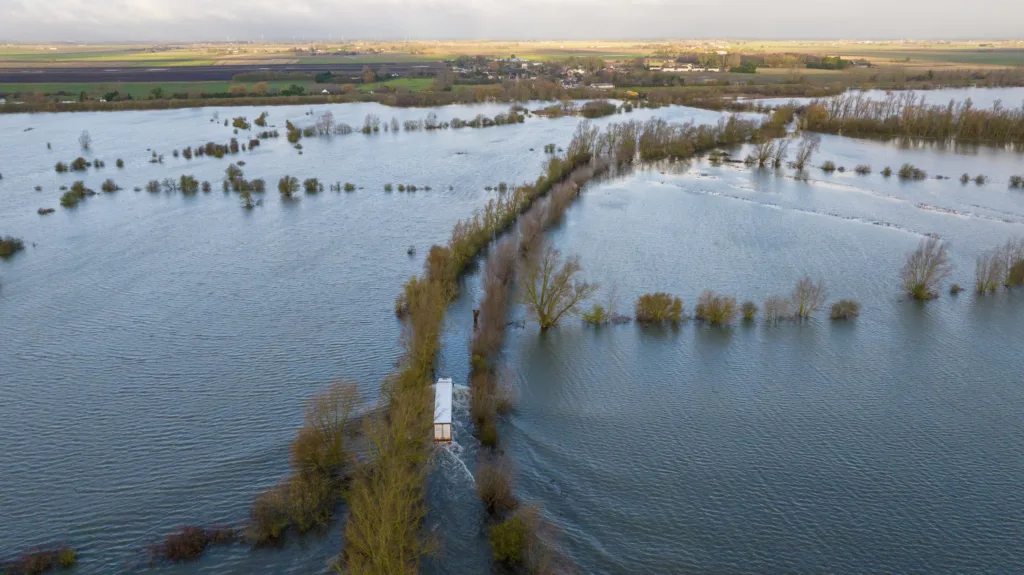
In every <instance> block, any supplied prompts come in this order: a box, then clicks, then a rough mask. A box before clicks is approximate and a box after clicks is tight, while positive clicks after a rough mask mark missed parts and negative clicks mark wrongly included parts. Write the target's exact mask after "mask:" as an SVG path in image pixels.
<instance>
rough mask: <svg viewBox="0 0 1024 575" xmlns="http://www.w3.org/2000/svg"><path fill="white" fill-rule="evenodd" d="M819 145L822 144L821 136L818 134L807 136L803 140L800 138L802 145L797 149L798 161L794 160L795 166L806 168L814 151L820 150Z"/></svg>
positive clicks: (799, 168)
mask: <svg viewBox="0 0 1024 575" xmlns="http://www.w3.org/2000/svg"><path fill="white" fill-rule="evenodd" d="M819 146H821V136H819V135H817V134H813V135H810V136H805V137H804V139H803V140H800V147H798V148H797V150H796V161H795V162H793V167H794V168H796V169H798V170H802V169H804V166H806V165H807V163H808V162H810V161H811V157H812V156H814V153H815V152H817V151H818V147H819Z"/></svg>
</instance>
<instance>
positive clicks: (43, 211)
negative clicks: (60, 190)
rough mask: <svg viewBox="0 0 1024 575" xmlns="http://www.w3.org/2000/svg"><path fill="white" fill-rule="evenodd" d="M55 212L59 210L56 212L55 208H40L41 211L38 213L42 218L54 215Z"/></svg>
mask: <svg viewBox="0 0 1024 575" xmlns="http://www.w3.org/2000/svg"><path fill="white" fill-rule="evenodd" d="M55 211H57V210H55V209H53V208H39V210H37V213H38V214H39V215H40V216H45V215H47V214H52V213H53V212H55Z"/></svg>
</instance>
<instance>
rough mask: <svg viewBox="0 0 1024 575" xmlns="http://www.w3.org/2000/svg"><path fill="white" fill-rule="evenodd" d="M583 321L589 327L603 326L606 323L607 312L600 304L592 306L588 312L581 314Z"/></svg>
mask: <svg viewBox="0 0 1024 575" xmlns="http://www.w3.org/2000/svg"><path fill="white" fill-rule="evenodd" d="M583 321H585V322H586V323H589V324H590V325H604V324H606V323H608V312H606V311H605V309H604V306H603V305H601V304H594V307H592V308H590V311H587V312H584V313H583Z"/></svg>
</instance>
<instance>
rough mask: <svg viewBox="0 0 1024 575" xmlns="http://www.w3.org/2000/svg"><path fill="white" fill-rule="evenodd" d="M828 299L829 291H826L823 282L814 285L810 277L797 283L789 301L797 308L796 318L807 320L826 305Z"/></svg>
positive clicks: (795, 311) (805, 277) (819, 281)
mask: <svg viewBox="0 0 1024 575" xmlns="http://www.w3.org/2000/svg"><path fill="white" fill-rule="evenodd" d="M827 297H828V291H827V290H826V289H825V283H824V282H823V281H821V280H818V282H817V283H814V282H813V281H812V280H811V278H810V276H804V277H803V278H801V279H800V281H798V282H797V283H796V286H795V287H794V288H793V295H792V296H791V297H790V300H789V301H790V302H791V303H792V304H793V306H794V307H795V308H796V309H795V310H794V313H795V315H796V317H798V318H801V319H807V318H809V317H811V316H812V315H814V313H815V312H817V311H818V310H819V309H821V306H823V305H825V298H827Z"/></svg>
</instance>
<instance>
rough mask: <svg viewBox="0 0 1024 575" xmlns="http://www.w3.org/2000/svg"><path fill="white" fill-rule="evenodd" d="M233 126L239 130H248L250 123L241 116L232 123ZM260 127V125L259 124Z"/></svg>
mask: <svg viewBox="0 0 1024 575" xmlns="http://www.w3.org/2000/svg"><path fill="white" fill-rule="evenodd" d="M231 125H232V126H233V127H234V128H237V129H239V130H248V129H249V122H248V121H246V119H245V118H244V117H243V116H239V117H237V118H235V119H234V120H232V121H231ZM257 125H259V124H257Z"/></svg>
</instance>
